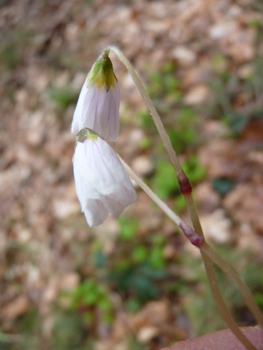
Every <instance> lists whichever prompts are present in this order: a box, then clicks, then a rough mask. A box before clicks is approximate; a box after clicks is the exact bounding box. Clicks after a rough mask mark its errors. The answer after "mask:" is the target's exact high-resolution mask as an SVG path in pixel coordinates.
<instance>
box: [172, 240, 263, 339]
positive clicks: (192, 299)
mask: <svg viewBox="0 0 263 350" xmlns="http://www.w3.org/2000/svg"><path fill="white" fill-rule="evenodd" d="M216 250H217V252H218V253H219V254H220V255H221V256H223V257H224V259H226V260H227V261H228V262H229V263H230V264H231V265H232V266H233V267H234V268H236V269H237V270H238V272H239V274H240V276H241V278H242V280H243V281H244V282H245V283H246V285H247V286H249V288H250V289H251V290H252V293H253V292H254V293H255V295H257V296H258V299H260V300H262V299H263V291H262V279H263V272H262V266H261V262H260V261H258V262H257V261H255V259H254V258H252V256H251V252H250V251H248V250H244V251H237V250H236V249H235V248H234V247H231V246H226V245H224V246H218V247H217V249H216ZM181 263H182V264H183V265H184V266H187V273H186V274H184V276H182V277H181V279H180V280H179V281H177V283H176V284H174V288H175V291H176V292H177V293H178V294H179V295H181V296H182V297H186V296H187V300H188V302H187V303H183V305H184V307H185V309H186V311H187V313H188V315H189V317H190V320H191V324H192V327H193V329H195V333H196V335H202V334H205V333H209V332H213V331H215V330H219V329H222V328H225V324H224V321H223V320H222V319H221V317H219V315H218V311H217V308H216V306H215V302H214V300H213V297H212V295H211V291H210V287H209V284H208V280H207V277H206V274H205V271H204V268H203V264H202V261H201V259H199V260H196V259H193V258H192V257H190V256H189V255H184V256H182V258H181ZM238 267H239V268H238ZM216 274H217V279H218V283H219V286H220V290H221V292H222V295H223V298H224V300H225V301H226V304H227V306H228V308H229V309H230V312H231V313H232V314H234V315H235V317H236V318H237V319H238V320H239V322H241V324H242V320H244V322H247V320H248V319H250V322H251V324H253V322H254V320H253V317H252V316H251V314H250V312H249V311H248V309H247V308H246V307H245V306H244V301H243V299H242V296H241V295H240V293H239V291H238V290H237V288H236V287H235V284H234V283H233V282H232V280H230V279H229V278H228V277H227V276H226V275H225V274H224V273H223V272H222V271H221V270H219V269H218V268H216ZM259 305H260V306H261V308H262V310H263V305H262V304H260V303H259Z"/></svg>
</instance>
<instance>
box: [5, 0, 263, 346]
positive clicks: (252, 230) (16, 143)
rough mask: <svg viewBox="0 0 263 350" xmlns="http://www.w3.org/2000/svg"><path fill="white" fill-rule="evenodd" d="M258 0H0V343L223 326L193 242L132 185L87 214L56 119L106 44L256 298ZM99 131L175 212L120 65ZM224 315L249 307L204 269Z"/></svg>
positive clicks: (63, 115) (169, 335)
mask: <svg viewBox="0 0 263 350" xmlns="http://www.w3.org/2000/svg"><path fill="white" fill-rule="evenodd" d="M262 29H263V5H262V3H261V2H260V1H256V0H255V1H253V0H235V1H234V0H233V1H231V0H180V1H174V0H164V1H146V0H134V1H131V0H130V1H128V0H127V1H117V0H115V1H114V0H108V1H107V0H105V1H103V0H95V1H89V0H86V1H85V0H83V1H80V0H79V1H77V0H76V1H74V0H64V1H62V0H43V1H41V0H38V1H37V0H36V1H31V0H12V1H11V0H10V1H8V0H0V94H1V104H0V115H1V118H0V154H1V158H0V169H1V172H0V222H1V226H0V290H1V293H0V310H1V311H0V349H3V350H24V349H27V350H36V349H37V350H60V349H61V350H62V349H63V350H67V349H71V350H73V349H76V350H82V349H95V350H104V349H105V350H106V349H113V348H114V349H115V350H140V349H149V350H157V349H160V348H161V347H164V346H167V345H169V344H171V343H172V342H174V341H176V340H182V339H185V338H187V337H192V336H196V335H199V334H204V333H206V332H211V331H215V330H217V329H221V328H224V327H225V326H224V323H223V321H221V319H220V316H219V314H218V312H217V310H216V308H215V305H214V302H213V300H212V298H211V295H210V291H209V287H208V285H207V281H206V276H205V273H204V269H203V265H202V262H201V260H200V256H199V252H198V251H196V249H195V248H193V247H191V246H190V244H189V243H188V242H186V240H185V239H184V237H182V235H181V234H180V232H179V231H178V230H177V229H176V227H175V226H174V224H172V223H171V221H170V220H168V219H167V218H166V217H165V215H164V214H163V213H162V212H161V211H160V210H159V209H158V208H157V207H156V206H155V205H154V204H153V203H152V202H151V200H150V199H149V198H148V197H147V195H146V194H145V193H143V192H142V191H141V190H140V189H138V200H137V201H136V202H135V203H134V204H133V205H131V206H130V207H129V208H127V209H126V210H125V212H124V214H122V216H121V217H120V218H119V219H118V220H115V219H114V218H112V217H109V218H108V219H107V221H106V222H105V223H104V224H103V225H101V226H99V227H96V228H92V229H91V228H89V227H88V226H87V224H86V221H85V218H84V216H83V215H82V214H81V213H80V205H79V202H78V200H77V197H76V193H75V185H74V180H73V174H72V161H71V159H72V156H73V151H74V143H75V140H74V137H73V135H72V134H71V133H70V125H71V120H72V116H73V112H74V108H75V105H76V101H77V98H78V94H79V92H80V89H81V86H82V84H83V82H84V79H85V76H86V74H87V72H88V71H89V69H90V67H91V65H92V64H93V63H94V61H95V59H96V58H97V56H98V55H100V54H101V52H102V51H103V49H104V47H106V46H107V45H109V44H110V45H116V46H118V47H119V48H120V49H121V50H122V51H123V52H124V54H125V55H126V56H127V58H128V59H129V60H130V61H131V62H132V64H133V65H134V67H135V69H136V70H137V72H138V73H139V75H140V77H141V78H142V80H143V81H144V82H145V84H146V86H147V89H148V91H149V93H150V95H151V97H152V98H153V101H154V104H155V106H156V107H157V109H158V111H159V112H160V115H161V117H162V120H163V122H164V125H165V126H166V128H167V131H168V133H169V136H170V138H171V141H172V144H173V146H174V148H175V150H176V151H177V152H178V153H179V154H180V159H181V161H182V163H183V167H184V169H185V171H186V173H187V175H188V176H189V177H190V180H191V182H192V184H193V187H194V192H195V198H196V201H197V205H198V211H199V213H200V218H201V222H202V225H203V228H204V231H205V234H206V236H207V239H208V241H209V242H210V243H211V244H212V245H213V246H215V248H216V249H217V250H218V251H219V252H220V253H221V254H222V255H223V256H224V257H225V258H226V259H227V260H228V261H229V262H230V263H231V264H232V265H233V266H234V267H235V268H236V269H237V270H238V272H239V273H240V274H241V276H242V278H243V279H244V280H245V281H246V283H247V284H248V285H249V287H250V288H251V290H252V291H253V293H254V295H255V297H256V300H257V302H258V304H259V305H260V306H261V307H262V308H263V272H262V263H263V258H262V249H263V212H262V208H263V139H262V137H263V118H262V116H263V107H262V106H263V34H262V33H263V31H262ZM111 58H112V61H113V65H114V69H115V73H116V76H117V78H118V81H119V86H120V93H121V107H120V114H121V133H120V136H119V139H118V141H117V142H116V143H114V144H112V145H113V147H114V149H115V150H116V151H117V152H119V153H120V154H121V155H122V157H123V158H124V159H125V160H126V161H127V162H128V164H129V165H130V166H131V167H132V168H133V169H134V170H135V171H136V172H137V173H138V174H139V175H140V176H142V177H144V178H145V180H146V181H147V183H148V184H149V186H150V187H151V188H153V189H154V190H155V191H156V193H157V194H158V195H159V196H160V197H161V198H162V199H163V200H165V201H166V202H167V203H168V205H169V206H170V207H171V208H173V209H174V210H175V211H176V212H177V213H180V215H182V216H183V217H184V219H185V220H189V219H188V216H187V214H186V212H185V204H184V202H183V200H182V198H181V196H180V194H179V190H178V186H177V183H176V180H175V176H174V172H173V169H172V167H171V166H170V164H169V162H168V160H167V156H166V154H165V152H164V149H163V146H162V144H161V142H160V139H159V137H158V135H157V132H156V130H155V127H154V124H153V123H152V121H151V118H150V117H149V115H148V113H147V110H146V109H145V106H144V104H143V101H142V98H141V97H140V95H139V93H138V91H137V90H136V87H135V86H134V84H133V82H132V79H131V78H130V77H129V75H128V73H127V72H126V70H125V68H124V67H123V66H122V65H121V63H120V62H119V61H118V60H117V58H116V56H114V55H113V54H111ZM217 273H218V279H219V283H220V286H221V287H222V292H223V294H224V297H225V298H226V300H227V305H228V307H229V308H230V310H231V312H232V313H233V314H234V317H235V319H236V320H237V322H238V324H240V325H250V324H253V322H254V321H253V319H252V317H251V316H250V314H249V313H248V311H247V309H246V308H245V306H244V304H243V301H242V299H241V297H240V296H239V294H238V293H237V291H236V289H235V288H234V286H233V285H232V283H231V281H229V280H227V279H226V278H225V277H224V276H223V274H221V273H220V271H217Z"/></svg>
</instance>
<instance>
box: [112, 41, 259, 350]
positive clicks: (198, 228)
mask: <svg viewBox="0 0 263 350" xmlns="http://www.w3.org/2000/svg"><path fill="white" fill-rule="evenodd" d="M109 50H110V51H113V52H114V53H115V54H116V55H117V57H118V58H119V60H120V61H121V62H122V63H123V64H124V66H125V67H126V68H127V70H128V71H129V73H130V74H131V76H132V78H133V80H134V82H135V84H136V86H137V88H138V90H139V91H140V93H141V95H142V97H143V99H144V101H145V104H146V106H147V107H148V109H149V111H150V114H151V115H152V118H153V120H154V123H155V125H156V127H157V130H158V132H159V134H160V136H161V138H162V141H163V143H164V146H165V148H166V150H167V152H168V155H169V158H170V161H171V163H172V165H173V167H174V169H175V172H176V176H177V178H178V180H179V183H180V181H181V179H185V178H186V176H185V174H184V172H183V170H182V168H181V165H180V162H179V160H178V158H177V155H176V152H175V151H174V149H173V147H172V144H171V141H170V139H169V136H168V135H167V133H166V130H165V128H164V126H163V123H162V121H161V119H160V116H159V114H158V112H157V111H156V109H155V107H154V104H153V102H152V100H151V98H150V96H149V95H148V92H147V91H146V89H145V87H144V86H143V84H142V82H141V80H140V78H139V77H138V75H137V73H136V72H135V70H134V68H133V67H132V65H131V63H130V62H129V61H128V59H127V58H126V57H125V56H124V55H123V53H122V52H121V51H120V50H119V49H118V48H117V47H115V46H108V47H107V48H106V49H105V52H107V53H108V52H109ZM187 180H188V179H187ZM184 197H185V200H186V205H187V209H188V211H189V214H190V216H191V220H192V223H193V226H194V229H195V231H196V232H197V233H198V234H199V235H200V236H202V237H204V234H203V231H202V227H201V225H200V221H199V218H198V215H197V211H196V208H195V205H194V201H193V199H192V196H191V194H190V195H189V194H186V195H185V196H184ZM202 258H203V261H204V264H205V268H206V272H207V277H208V280H209V284H210V287H211V290H212V294H213V297H214V299H215V302H216V305H217V307H218V310H219V312H220V314H221V316H222V318H223V319H224V321H225V322H226V324H227V326H228V327H229V328H230V329H231V330H232V332H233V333H234V334H235V335H236V336H237V338H238V339H239V340H240V341H241V342H242V343H243V344H244V346H245V347H246V348H247V349H254V346H253V345H252V344H251V343H250V342H249V340H248V339H247V338H246V337H245V336H244V335H243V333H242V332H241V331H240V330H239V328H238V327H237V325H236V324H235V322H234V321H233V319H232V317H231V315H230V314H229V312H228V310H227V308H226V306H225V304H224V301H223V298H222V295H221V293H220V290H219V287H218V284H217V280H216V276H215V272H214V269H213V265H212V261H211V260H210V258H209V257H208V256H207V255H206V254H202Z"/></svg>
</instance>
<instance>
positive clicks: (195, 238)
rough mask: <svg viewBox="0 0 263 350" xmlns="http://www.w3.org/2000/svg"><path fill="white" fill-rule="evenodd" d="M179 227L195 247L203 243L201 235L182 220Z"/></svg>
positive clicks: (199, 246)
mask: <svg viewBox="0 0 263 350" xmlns="http://www.w3.org/2000/svg"><path fill="white" fill-rule="evenodd" d="M179 227H180V229H181V230H182V231H183V233H184V234H185V236H186V237H187V238H188V239H189V241H190V242H191V243H192V244H193V245H194V246H196V247H197V248H201V246H202V244H203V243H204V238H203V237H202V236H200V235H199V234H198V233H197V232H195V231H194V230H193V229H192V228H191V227H190V226H188V225H187V224H185V223H184V222H181V224H180V225H179Z"/></svg>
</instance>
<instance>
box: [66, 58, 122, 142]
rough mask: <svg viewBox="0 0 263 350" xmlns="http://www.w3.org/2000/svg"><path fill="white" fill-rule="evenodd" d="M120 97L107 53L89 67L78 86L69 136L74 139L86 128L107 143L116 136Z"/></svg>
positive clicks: (118, 123)
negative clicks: (79, 88)
mask: <svg viewBox="0 0 263 350" xmlns="http://www.w3.org/2000/svg"><path fill="white" fill-rule="evenodd" d="M119 106H120V93H119V87H118V83H117V79H116V77H115V75H114V72H113V67H112V63H111V60H110V58H109V57H108V53H104V54H103V55H102V56H100V57H99V58H98V59H97V60H96V62H95V63H94V64H93V66H92V68H91V70H90V72H89V73H88V75H87V78H86V80H85V82H84V84H83V86H82V89H81V92H80V95H79V99H78V102H77V106H76V109H75V112H74V115H73V121H72V125H71V132H72V133H73V134H74V135H77V133H78V132H79V131H80V130H81V129H83V128H89V129H91V130H93V131H95V132H96V133H97V134H98V135H100V136H101V137H103V138H104V139H106V140H109V141H116V140H117V138H118V134H119V128H120V122H119Z"/></svg>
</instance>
